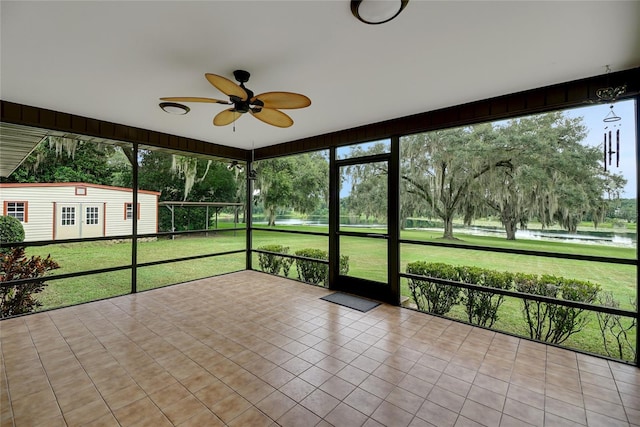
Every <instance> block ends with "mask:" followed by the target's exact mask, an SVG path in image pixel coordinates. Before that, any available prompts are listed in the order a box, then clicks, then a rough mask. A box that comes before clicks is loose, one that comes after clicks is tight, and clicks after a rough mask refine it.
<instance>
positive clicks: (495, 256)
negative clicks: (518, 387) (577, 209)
mask: <svg viewBox="0 0 640 427" xmlns="http://www.w3.org/2000/svg"><path fill="white" fill-rule="evenodd" d="M278 228H279V229H283V230H304V231H320V232H326V228H324V229H323V228H320V227H309V226H308V227H305V226H279V227H278ZM353 230H357V229H355V228H354V229H353ZM367 231H368V232H369V231H370V230H367ZM458 237H459V238H460V239H461V240H458V241H456V243H458V244H464V245H478V246H487V247H505V248H513V249H527V250H536V251H547V252H563V253H572V254H587V255H594V256H603V257H618V258H629V259H634V258H635V256H636V251H635V249H629V248H616V247H609V246H597V245H581V244H570V243H562V242H546V241H540V240H516V241H506V240H504V239H501V238H497V237H481V236H470V235H463V234H458ZM402 238H403V239H408V240H419V241H436V242H442V240H441V239H440V233H439V232H437V231H433V232H432V231H418V230H407V231H403V232H402ZM245 241H246V237H245V233H244V232H235V233H234V232H226V233H213V232H212V233H210V234H209V236H208V237H185V236H183V237H180V238H176V239H175V240H171V239H159V240H156V241H148V242H140V243H139V244H138V262H139V263H145V262H152V261H160V260H169V259H174V258H179V257H187V256H193V255H202V254H209V253H215V252H225V251H232V250H240V249H243V248H244V245H245ZM267 244H281V245H285V246H289V248H290V251H289V252H290V253H294V252H295V251H296V250H298V249H302V248H317V249H323V250H327V249H328V237H325V236H310V235H302V234H283V233H271V232H267V231H261V230H256V231H254V233H253V247H254V248H258V247H261V246H264V245H267ZM340 247H341V253H342V254H343V255H348V256H349V260H350V263H349V265H350V271H349V275H353V276H356V277H363V278H369V279H373V280H377V281H383V282H384V281H386V276H387V262H386V261H387V250H386V241H385V240H374V239H361V238H356V237H347V236H342V237H341V239H340ZM47 254H51V256H52V258H53V259H54V260H55V261H57V262H58V263H59V264H60V265H61V268H60V269H58V270H55V271H54V272H52V274H54V275H55V274H63V273H71V272H79V271H87V270H91V269H97V268H105V267H116V266H127V265H129V263H130V260H131V244H130V243H129V242H123V243H113V242H91V243H74V244H63V245H51V246H46V247H31V248H28V255H44V256H46V255H47ZM400 257H401V271H406V265H407V263H409V262H413V261H416V260H425V261H429V262H444V263H450V264H455V265H473V266H478V267H484V268H491V269H494V270H500V271H513V272H516V271H519V272H526V273H536V274H544V273H546V274H554V275H558V276H564V277H569V278H574V279H579V280H588V281H591V282H595V283H598V284H599V285H600V286H601V287H602V290H604V291H610V292H613V293H614V295H615V297H616V299H618V300H619V301H620V304H621V307H622V308H626V309H630V308H631V304H630V300H631V299H633V298H635V297H636V268H635V266H631V265H629V266H627V265H617V264H610V263H598V262H586V261H577V260H567V259H555V258H545V257H535V256H527V255H515V254H502V253H494V252H486V251H480V250H465V249H457V248H445V247H437V246H420V245H414V244H403V245H401V248H400ZM244 266H245V256H244V254H242V253H241V254H234V255H225V256H220V257H212V258H205V259H198V260H193V261H182V262H178V263H169V264H161V265H155V266H149V267H144V268H140V269H139V270H138V276H137V283H138V289H139V290H144V289H150V288H155V287H159V286H164V285H169V284H173V283H181V282H186V281H190V280H195V279H199V278H203V277H209V276H212V275H217V274H222V273H227V272H231V271H238V270H242V269H244ZM254 268H256V269H258V263H257V258H256V257H254ZM289 276H290V277H293V278H297V272H296V270H295V265H294V267H293V268H292V270H291V272H290V274H289ZM130 288H131V271H130V270H129V269H127V270H123V271H117V272H111V273H102V274H96V275H89V276H84V277H76V278H72V279H62V280H57V281H50V282H49V286H48V287H47V288H46V289H45V291H44V292H43V293H42V294H41V295H40V296H39V299H40V300H41V301H42V302H43V304H44V305H43V308H52V307H58V306H65V305H70V304H75V303H78V302H85V301H91V300H95V299H100V298H107V297H111V296H115V295H122V294H126V293H128V292H130ZM402 293H403V295H406V296H409V295H410V293H409V290H408V287H407V284H406V281H405V280H403V281H402ZM521 313H522V303H521V302H520V300H518V299H516V298H507V299H506V300H505V303H504V304H503V306H502V307H501V310H500V320H499V321H498V323H497V324H496V325H495V327H496V328H497V329H499V330H504V331H508V332H512V333H516V334H520V335H525V336H526V330H525V329H524V322H523V320H522V314H521ZM450 315H451V316H452V317H456V318H461V319H464V316H465V313H464V310H463V308H462V307H456V308H454V310H452V312H450ZM595 319H596V318H595V315H593V316H592V320H591V323H590V324H589V325H588V327H587V328H585V330H584V331H582V332H580V333H579V334H577V335H575V336H574V337H572V338H571V339H570V340H569V341H567V342H566V343H565V344H566V345H568V346H570V347H574V348H579V349H582V350H586V351H591V352H595V353H602V352H603V349H602V344H601V342H600V341H601V338H600V333H599V330H598V328H597V322H596V320H595ZM634 338H635V335H634Z"/></svg>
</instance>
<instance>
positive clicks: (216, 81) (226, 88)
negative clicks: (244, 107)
mask: <svg viewBox="0 0 640 427" xmlns="http://www.w3.org/2000/svg"><path fill="white" fill-rule="evenodd" d="M204 76H205V77H206V78H207V80H209V83H211V84H212V85H214V86H215V87H216V88H217V89H218V90H219V91H220V92H222V93H224V94H225V95H227V96H237V97H238V98H240V99H241V100H242V101H246V100H247V98H248V95H247V92H246V91H245V90H244V89H242V88H241V87H240V86H238V85H237V84H235V83H234V82H232V81H231V80H229V79H227V78H225V77H222V76H219V75H217V74H211V73H206V74H205V75H204Z"/></svg>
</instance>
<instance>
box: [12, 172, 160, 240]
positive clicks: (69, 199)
mask: <svg viewBox="0 0 640 427" xmlns="http://www.w3.org/2000/svg"><path fill="white" fill-rule="evenodd" d="M159 196H160V193H158V192H156V191H145V190H139V191H138V206H137V209H135V212H136V213H137V217H138V233H139V234H147V233H157V232H158V198H159ZM0 207H1V208H2V212H1V213H2V215H9V216H13V217H15V218H17V219H19V220H20V222H22V225H23V226H24V232H25V241H28V242H29V241H31V242H32V241H36V240H60V239H77V238H90V237H103V236H105V237H108V236H122V235H128V234H131V231H132V220H133V213H134V209H133V191H132V190H131V189H130V188H122V187H111V186H108V185H98V184H87V183H81V182H59V183H17V184H16V183H0Z"/></svg>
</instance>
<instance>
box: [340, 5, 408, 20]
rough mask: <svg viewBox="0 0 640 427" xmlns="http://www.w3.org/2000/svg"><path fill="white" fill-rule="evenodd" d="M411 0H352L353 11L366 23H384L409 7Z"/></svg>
mask: <svg viewBox="0 0 640 427" xmlns="http://www.w3.org/2000/svg"><path fill="white" fill-rule="evenodd" d="M407 3H409V0H351V13H353V16H355V17H356V18H357V19H358V20H360V21H361V22H364V23H365V24H371V25H377V24H384V23H385V22H389V21H391V20H392V19H394V18H395V17H396V16H398V15H399V14H400V12H402V10H403V9H404V8H405V7H407Z"/></svg>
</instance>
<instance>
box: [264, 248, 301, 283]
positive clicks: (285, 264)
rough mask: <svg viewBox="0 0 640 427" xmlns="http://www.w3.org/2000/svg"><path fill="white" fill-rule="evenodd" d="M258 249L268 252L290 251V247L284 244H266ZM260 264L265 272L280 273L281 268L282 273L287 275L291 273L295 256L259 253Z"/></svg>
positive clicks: (282, 252) (286, 252)
mask: <svg viewBox="0 0 640 427" xmlns="http://www.w3.org/2000/svg"><path fill="white" fill-rule="evenodd" d="M258 249H260V250H263V251H268V252H277V253H280V254H288V253H289V247H288V246H282V245H266V246H261V247H259V248H258ZM258 264H259V265H260V270H262V271H264V272H265V273H269V274H280V270H282V274H283V275H284V276H285V277H286V276H288V275H289V270H290V269H291V265H292V264H293V258H286V257H282V256H278V255H274V254H263V253H258Z"/></svg>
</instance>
